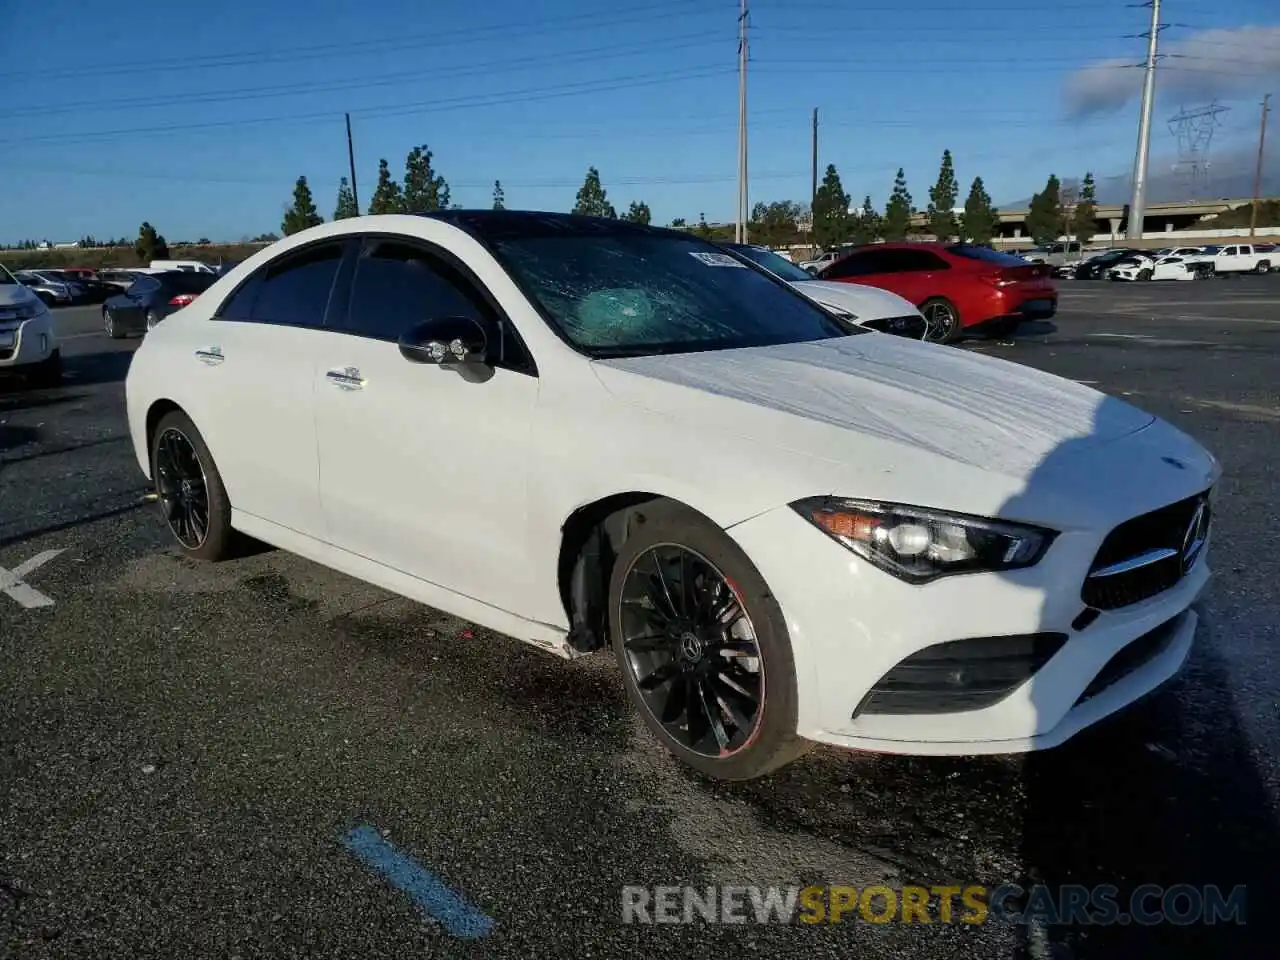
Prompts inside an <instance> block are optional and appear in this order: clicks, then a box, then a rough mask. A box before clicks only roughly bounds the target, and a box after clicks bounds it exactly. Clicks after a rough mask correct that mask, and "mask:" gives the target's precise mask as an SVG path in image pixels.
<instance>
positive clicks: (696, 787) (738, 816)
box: [0, 277, 1280, 958]
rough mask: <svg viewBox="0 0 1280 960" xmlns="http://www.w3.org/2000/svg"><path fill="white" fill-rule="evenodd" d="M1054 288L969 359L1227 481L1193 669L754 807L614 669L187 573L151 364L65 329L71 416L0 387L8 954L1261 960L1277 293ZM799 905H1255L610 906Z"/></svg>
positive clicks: (1277, 680) (1272, 808) (816, 768)
mask: <svg viewBox="0 0 1280 960" xmlns="http://www.w3.org/2000/svg"><path fill="white" fill-rule="evenodd" d="M1061 289H1062V307H1061V310H1060V313H1059V315H1058V316H1057V317H1056V318H1055V319H1054V320H1053V321H1052V322H1046V323H1040V324H1035V325H1027V326H1025V327H1024V329H1023V330H1022V331H1021V332H1020V334H1019V335H1018V337H1017V338H1016V339H1015V340H1014V341H1012V342H1010V343H998V342H994V341H988V342H976V343H971V344H967V345H965V346H964V347H963V348H962V349H972V350H978V351H982V352H988V353H993V354H996V355H999V356H1003V357H1006V358H1009V359H1014V360H1017V361H1019V362H1022V363H1026V364H1029V365H1031V366H1034V367H1038V368H1041V369H1044V370H1048V371H1051V372H1054V373H1057V374H1060V375H1063V376H1067V377H1071V378H1074V379H1077V380H1081V381H1084V382H1087V383H1090V384H1093V385H1095V386H1097V387H1098V388H1099V389H1101V390H1104V391H1106V392H1108V393H1111V394H1114V395H1116V396H1119V397H1122V398H1124V399H1127V400H1130V401H1131V402H1133V403H1135V404H1137V405H1139V406H1142V407H1144V408H1146V409H1148V410H1150V411H1151V412H1153V413H1156V414H1158V415H1160V416H1162V417H1165V418H1167V419H1169V420H1170V421H1172V422H1173V423H1175V424H1177V425H1179V426H1180V427H1182V428H1183V429H1185V430H1187V431H1188V432H1190V433H1191V434H1193V435H1194V436H1196V437H1197V438H1198V439H1200V440H1201V441H1202V442H1203V443H1205V444H1206V445H1207V446H1208V447H1209V448H1210V449H1211V450H1213V451H1214V453H1215V454H1216V455H1217V456H1218V457H1219V459H1220V460H1221V461H1222V462H1223V465H1224V470H1225V476H1224V479H1223V481H1222V484H1221V486H1220V489H1219V493H1218V503H1217V510H1218V512H1217V517H1216V528H1215V539H1214V545H1213V553H1212V556H1211V562H1212V565H1213V567H1214V569H1215V572H1216V574H1217V577H1216V580H1215V582H1214V584H1213V585H1212V587H1211V588H1210V592H1209V594H1208V595H1207V597H1206V598H1205V600H1204V601H1203V602H1202V617H1203V625H1202V627H1201V632H1200V634H1199V637H1198V642H1197V646H1196V649H1195V652H1194V653H1193V659H1192V662H1191V663H1190V664H1189V666H1188V668H1187V669H1186V671H1185V672H1184V674H1183V675H1182V677H1180V678H1179V679H1178V680H1177V681H1175V682H1174V683H1173V684H1172V685H1170V686H1168V687H1166V688H1164V689H1163V690H1162V691H1160V692H1159V693H1158V694H1157V695H1155V696H1154V697H1152V698H1151V699H1149V700H1147V701H1145V702H1144V703H1142V704H1140V705H1139V706H1137V707H1135V708H1133V709H1132V710H1130V711H1129V712H1127V713H1125V714H1123V715H1121V716H1120V717H1117V718H1114V719H1112V720H1110V721H1108V722H1106V723H1104V724H1103V725H1101V726H1099V727H1097V728H1094V729H1092V730H1090V731H1087V732H1085V733H1083V734H1081V735H1080V736H1078V737H1077V738H1076V739H1075V740H1073V741H1071V742H1069V743H1068V744H1067V745H1065V746H1063V747H1061V748H1059V749H1056V750H1052V751H1047V752H1045V753H1041V754H1035V755H1031V756H1028V757H1013V758H1007V757H994V758H981V759H918V760H917V759H903V758H894V757H882V756H863V755H851V754H844V753H840V752H836V751H830V750H825V749H823V750H817V751H815V752H814V753H812V754H810V755H809V756H807V757H806V758H804V759H803V760H802V761H800V762H798V763H797V764H794V765H793V766H791V767H789V768H786V769H784V770H783V771H781V772H780V773H778V774H776V775H774V776H772V777H769V778H765V779H763V780H760V781H756V782H753V783H749V784H740V785H724V784H714V783H708V782H706V781H704V780H702V779H700V778H699V777H697V776H696V775H694V774H692V773H689V772H687V771H685V770H684V769H683V768H681V767H679V766H678V765H677V764H676V763H675V762H674V761H672V760H670V759H668V758H667V756H666V755H665V754H664V753H663V752H662V751H661V750H660V749H659V748H657V747H656V746H655V745H654V744H653V743H652V742H651V741H650V739H649V738H648V736H647V735H646V734H645V732H644V730H643V727H642V725H641V724H640V722H639V720H638V719H637V718H635V717H634V716H633V715H632V713H631V711H630V710H629V708H628V706H627V704H626V701H625V699H624V694H623V690H622V686H621V682H620V680H619V678H618V675H617V672H616V670H615V668H614V666H613V664H612V662H611V661H610V660H608V659H606V658H605V657H602V656H598V657H595V658H587V659H584V660H582V661H578V662H575V663H572V664H566V663H563V662H561V661H559V660H556V659H553V658H551V657H549V656H548V655H546V654H542V653H539V652H538V651H536V650H533V649H531V648H529V647H527V646H524V645H522V644H519V643H517V642H515V641H512V640H508V639H505V638H502V637H499V636H495V635H492V634H489V633H487V632H486V631H483V630H480V629H478V628H472V627H470V626H469V625H467V624H465V623H462V622H460V621H457V620H455V619H453V618H450V617H447V616H445V615H443V614H439V613H437V612H435V611H432V610H429V609H426V608H421V607H415V606H414V605H412V604H409V603H408V602H405V601H402V600H399V599H397V598H394V597H391V596H390V595H388V594H385V593H383V592H381V591H379V590H377V589H375V588H372V587H368V586H365V585H363V584H360V583H357V582H355V581H352V580H350V579H348V578H346V577H344V576H342V575H339V574H336V573H331V572H329V571H327V570H325V569H322V568H320V567H317V566H315V565H313V564H310V563H308V562H306V561H303V560H300V559H297V558H295V557H292V556H289V555H287V554H283V553H280V552H278V551H265V550H264V551H262V552H259V553H257V554H255V555H252V556H248V557H244V558H242V559H239V560H236V561H233V562H230V563H226V564H221V565H217V566H202V565H196V564H192V563H189V562H187V561H185V560H183V559H180V558H179V557H178V556H177V555H176V553H175V552H174V551H173V550H172V549H171V548H170V546H169V540H168V536H167V533H166V531H165V530H164V529H163V526H162V521H161V519H160V517H159V515H158V513H157V512H156V509H155V507H154V506H153V505H150V504H147V503H145V502H143V497H144V494H145V493H146V490H145V486H144V482H143V479H142V477H141V475H140V474H139V473H138V470H137V466H136V463H135V461H134V459H133V453H132V449H131V447H130V445H129V441H128V439H127V434H126V427H125V421H124V413H123V378H124V376H125V373H126V371H127V369H128V361H129V357H130V353H131V351H132V349H133V348H134V347H135V346H136V343H137V341H110V340H107V339H106V338H105V337H104V336H102V335H101V333H100V332H99V321H98V311H97V308H74V309H68V310H63V311H59V313H58V323H59V330H60V335H61V336H62V337H63V350H64V357H65V360H66V368H67V376H66V381H65V383H64V385H63V386H62V387H61V388H59V389H57V390H47V391H33V390H28V389H24V388H21V387H20V386H19V385H17V384H9V385H0V587H4V586H6V585H8V586H10V587H12V585H13V581H14V580H15V579H18V580H21V581H23V583H24V584H26V585H27V586H26V588H25V590H23V589H17V588H14V589H13V592H14V593H17V594H18V598H15V597H14V596H13V595H11V594H10V593H8V592H5V591H2V590H0V662H2V663H3V669H2V670H0V955H3V956H15V957H32V958H37V957H71V958H78V957H101V956H129V957H152V956H154V957H171V956H173V955H175V954H177V953H179V952H180V951H181V952H185V953H188V954H190V955H193V956H215V955H216V956H226V957H256V956H271V957H301V956H334V957H336V956H354V955H359V956H361V957H382V956H396V957H408V956H485V957H522V958H523V957H553V956H554V957H559V956H569V955H577V956H583V957H599V958H605V957H633V956H637V955H645V956H651V957H692V956H708V955H713V954H722V955H726V956H743V955H760V956H768V957H806V958H808V957H848V956H854V955H857V956H863V957H895V956H901V955H908V954H909V955H912V956H921V957H1012V956H1033V957H1055V958H1068V957H1101V956H1107V957H1110V956H1126V957H1127V956H1140V955H1151V956H1154V955H1161V956H1195V957H1203V956H1209V955H1214V956H1232V957H1251V956H1259V957H1261V956H1264V955H1265V956H1274V949H1275V948H1274V939H1275V932H1274V927H1272V926H1271V925H1270V924H1269V923H1268V922H1267V921H1268V920H1269V917H1268V911H1269V908H1270V906H1271V904H1272V902H1274V900H1275V898H1276V896H1277V894H1280V877H1278V876H1277V872H1276V868H1275V864H1276V862H1277V861H1280V822H1278V820H1277V815H1276V811H1277V801H1278V799H1280V668H1278V667H1277V659H1276V655H1275V650H1276V648H1277V645H1278V644H1280V591H1277V590H1276V588H1275V584H1276V583H1277V582H1278V581H1280V556H1278V555H1277V552H1276V551H1275V548H1274V544H1275V542H1276V539H1277V534H1280V529H1278V528H1277V520H1276V508H1275V503H1276V500H1277V491H1278V490H1280V488H1278V487H1277V481H1276V478H1275V472H1276V471H1275V462H1276V453H1275V452H1276V450H1277V443H1278V441H1280V394H1278V391H1280V376H1278V375H1277V371H1280V278H1276V277H1258V278H1252V277H1251V278H1243V279H1238V280H1219V281H1205V282H1197V283H1185V284H1178V283H1168V284H1155V283H1148V284H1134V285H1123V286H1122V285H1118V284H1106V283H1069V282H1064V283H1062V284H1061ZM7 573H9V574H13V576H10V577H9V578H8V579H6V574H7ZM19 598H21V600H22V601H24V602H20V600H19ZM365 826H367V827H370V828H372V830H373V831H374V835H375V838H376V836H378V835H381V836H384V837H385V838H386V840H388V841H389V842H390V843H392V844H394V845H395V846H396V847H397V848H398V849H399V850H401V851H403V852H404V853H405V854H407V855H409V856H411V857H412V858H413V860H414V861H415V862H416V863H417V864H418V865H420V866H421V867H422V868H424V869H425V870H428V871H430V873H431V875H432V877H434V878H435V880H437V881H439V882H442V883H443V884H447V887H448V888H449V890H450V891H452V892H453V893H454V894H456V895H457V896H458V897H461V898H464V899H465V901H466V903H467V904H469V905H470V909H471V911H472V913H471V914H470V915H471V916H476V915H481V914H482V915H483V917H484V918H486V924H485V925H484V929H485V930H486V931H487V935H486V936H483V937H480V938H470V937H467V936H465V935H460V933H465V931H464V930H462V927H461V926H460V925H459V923H457V922H452V921H457V920H458V917H459V916H461V913H460V912H459V911H461V910H462V909H463V908H462V907H460V906H459V905H458V904H456V903H454V904H453V906H452V907H451V908H448V909H442V910H438V911H436V913H437V918H438V919H436V920H430V919H427V918H425V917H424V915H423V914H422V913H421V912H420V911H419V910H418V908H417V907H416V906H415V902H414V900H413V899H412V898H411V897H410V896H406V894H404V893H402V892H400V891H399V890H397V889H395V888H393V887H392V886H390V885H389V884H388V883H386V882H385V881H384V880H383V879H382V877H381V876H380V875H379V873H377V872H376V871H374V870H371V869H369V867H368V866H366V864H365V862H363V861H362V860H361V858H360V857H358V856H356V855H354V854H353V853H352V852H351V850H350V848H349V847H350V844H349V842H344V841H346V840H347V838H349V837H350V835H351V832H352V831H353V830H354V829H356V828H360V827H365ZM789 883H802V884H806V883H821V884H852V885H855V886H857V887H859V888H861V887H863V886H865V885H868V884H879V883H884V884H889V885H893V886H900V885H903V884H922V885H925V886H931V885H939V884H955V885H970V884H988V885H993V886H994V885H998V884H1002V883H1018V884H1021V885H1025V886H1030V885H1032V884H1035V883H1044V884H1050V885H1056V884H1065V883H1077V884H1084V885H1089V886H1093V885H1096V884H1107V883H1109V884H1114V885H1116V886H1117V887H1119V888H1120V890H1121V891H1127V890H1131V889H1132V888H1134V887H1135V886H1137V885H1140V884H1144V883H1153V884H1160V885H1163V886H1166V887H1168V886H1173V885H1178V884H1189V885H1192V886H1194V887H1196V888H1203V887H1204V886H1206V885H1210V884H1213V885H1217V886H1219V887H1220V888H1222V889H1223V890H1224V891H1226V890H1230V889H1232V888H1234V887H1236V886H1239V885H1245V886H1246V887H1247V904H1248V906H1247V913H1246V923H1244V924H1243V925H1241V924H1234V923H1228V924H1218V925H1215V926H1205V925H1192V926H1180V925H1176V924H1172V923H1166V924H1162V925H1158V926H1152V927H1144V926H1138V925H1134V924H1129V925H1121V924H1116V925H1112V926H1071V925H1063V926H1049V927H1035V928H1026V927H1022V926H1017V925H1013V924H1007V923H1001V922H997V921H994V920H992V921H990V922H988V923H985V924H982V925H974V926H970V925H962V924H953V925H944V924H939V923H932V924H928V925H926V924H919V923H917V924H900V923H892V924H870V923H866V922H864V921H863V920H861V919H858V920H856V921H855V920H854V919H853V918H852V916H851V917H850V918H849V919H847V920H846V922H844V923H841V924H839V925H819V926H814V927H801V926H779V925H754V924H752V925H747V926H745V927H724V926H719V925H714V924H707V923H704V922H697V923H695V924H692V925H660V926H645V925H635V924H624V923H623V922H622V919H621V910H620V903H621V895H622V888H623V886H624V885H632V884H641V885H656V884H664V885H665V884H670V885H678V884H693V885H697V886H706V885H707V884H741V885H760V886H767V885H770V884H789ZM428 893H430V891H428ZM446 906H447V905H446ZM451 911H452V912H451ZM441 916H443V918H444V919H443V920H441V919H439V917H441ZM472 932H475V929H474V928H473V929H472ZM1138 951H1141V952H1138Z"/></svg>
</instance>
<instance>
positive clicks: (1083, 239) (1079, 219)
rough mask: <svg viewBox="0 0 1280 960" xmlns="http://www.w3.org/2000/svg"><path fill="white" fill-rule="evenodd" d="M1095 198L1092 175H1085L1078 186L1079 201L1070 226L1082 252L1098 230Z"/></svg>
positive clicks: (1095, 191)
mask: <svg viewBox="0 0 1280 960" xmlns="http://www.w3.org/2000/svg"><path fill="white" fill-rule="evenodd" d="M1096 196H1097V188H1096V186H1095V185H1094V182H1093V174H1092V173H1086V174H1085V175H1084V183H1082V184H1081V185H1080V199H1079V201H1078V202H1077V203H1076V215H1075V223H1074V224H1072V233H1074V234H1075V236H1076V239H1077V240H1079V241H1080V249H1082V250H1083V249H1084V248H1085V247H1086V246H1087V245H1088V244H1090V243H1092V242H1093V234H1094V231H1095V230H1097V228H1098V225H1097V223H1096V222H1095V218H1096V217H1097V216H1098V205H1097V201H1096Z"/></svg>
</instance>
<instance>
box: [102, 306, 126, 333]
mask: <svg viewBox="0 0 1280 960" xmlns="http://www.w3.org/2000/svg"><path fill="white" fill-rule="evenodd" d="M102 328H103V329H104V330H106V332H107V336H108V337H110V338H111V339H112V340H123V339H124V330H123V329H122V328H121V326H120V322H119V321H118V320H116V315H115V314H114V313H112V312H111V308H110V307H104V308H103V310H102Z"/></svg>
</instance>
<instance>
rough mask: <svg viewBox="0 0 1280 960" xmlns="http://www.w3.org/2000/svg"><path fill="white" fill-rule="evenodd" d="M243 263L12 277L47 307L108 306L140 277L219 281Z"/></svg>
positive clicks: (157, 264)
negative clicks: (178, 276) (179, 275)
mask: <svg viewBox="0 0 1280 960" xmlns="http://www.w3.org/2000/svg"><path fill="white" fill-rule="evenodd" d="M239 262H240V261H239V260H234V261H229V262H227V263H224V264H220V265H217V266H214V265H212V264H208V263H203V262H201V261H198V260H152V261H151V264H150V266H147V267H103V268H101V269H98V270H93V269H90V268H89V267H64V268H58V269H56V270H55V269H45V268H39V269H32V270H18V271H15V272H14V273H13V274H12V276H13V277H15V278H16V279H17V281H18V283H20V284H22V285H23V286H25V287H27V288H28V289H29V290H31V291H32V292H33V293H35V295H36V296H37V297H39V298H40V300H41V301H43V302H44V304H45V306H48V307H67V306H79V305H82V304H98V303H104V302H106V300H107V299H108V298H110V297H112V296H115V295H116V294H118V293H120V292H121V291H123V290H127V289H129V287H130V286H132V285H133V283H134V282H135V281H136V280H137V279H138V278H139V277H144V276H148V275H150V274H157V273H173V272H181V273H194V274H198V275H201V276H207V277H213V278H214V279H216V278H217V277H220V276H222V275H223V274H225V273H226V272H227V271H228V270H231V269H232V268H234V267H235V266H236V265H237V264H238V263H239Z"/></svg>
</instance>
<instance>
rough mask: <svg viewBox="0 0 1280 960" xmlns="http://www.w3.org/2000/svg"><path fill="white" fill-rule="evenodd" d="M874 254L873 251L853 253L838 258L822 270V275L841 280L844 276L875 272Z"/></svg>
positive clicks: (862, 275) (825, 277) (861, 275)
mask: <svg viewBox="0 0 1280 960" xmlns="http://www.w3.org/2000/svg"><path fill="white" fill-rule="evenodd" d="M874 261H875V254H874V253H855V254H853V255H852V256H848V257H845V258H844V259H843V260H838V261H836V262H835V263H833V264H831V266H829V267H827V268H826V270H824V271H823V272H822V276H823V278H824V279H827V280H843V279H844V278H845V277H864V276H866V275H867V274H869V273H876V272H877V271H876V270H875V269H874Z"/></svg>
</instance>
